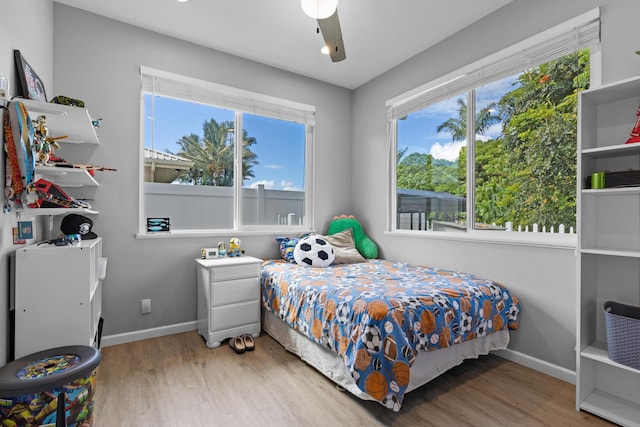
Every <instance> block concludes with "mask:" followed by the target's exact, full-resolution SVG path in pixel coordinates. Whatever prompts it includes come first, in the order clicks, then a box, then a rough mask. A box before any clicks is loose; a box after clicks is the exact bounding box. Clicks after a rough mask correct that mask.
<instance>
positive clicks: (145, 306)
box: [140, 299, 151, 314]
mask: <svg viewBox="0 0 640 427" xmlns="http://www.w3.org/2000/svg"><path fill="white" fill-rule="evenodd" d="M140 306H141V310H140V312H141V313H142V314H148V313H151V300H150V299H143V300H141V301H140Z"/></svg>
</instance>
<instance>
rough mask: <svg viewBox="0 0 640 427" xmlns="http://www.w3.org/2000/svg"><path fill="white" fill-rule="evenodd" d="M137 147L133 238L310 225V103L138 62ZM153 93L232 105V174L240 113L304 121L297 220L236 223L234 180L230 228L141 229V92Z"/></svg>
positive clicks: (238, 161) (238, 205)
mask: <svg viewBox="0 0 640 427" xmlns="http://www.w3.org/2000/svg"><path fill="white" fill-rule="evenodd" d="M140 80H141V90H140V151H139V176H138V182H139V191H138V203H139V205H138V212H139V214H138V233H137V235H136V236H137V237H138V238H168V237H188V236H193V237H201V236H210V235H213V236H216V235H229V234H230V233H233V234H234V235H243V234H253V235H255V234H273V233H277V232H282V233H299V232H303V231H309V230H312V229H313V227H314V223H315V222H314V214H313V205H314V203H313V200H314V197H313V187H314V181H313V178H314V167H313V165H314V161H313V153H314V145H315V125H316V123H315V112H316V109H315V107H314V106H311V105H307V104H302V103H299V102H295V101H290V100H286V99H282V98H277V97H273V96H269V95H264V94H260V93H256V92H251V91H247V90H243V89H239V88H235V87H231V86H225V85H222V84H218V83H213V82H208V81H205V80H200V79H196V78H193V77H188V76H183V75H179V74H175V73H171V72H168V71H163V70H158V69H154V68H150V67H146V66H140ZM145 94H154V95H160V96H165V97H172V98H176V99H180V100H186V101H192V102H198V103H202V104H207V105H212V106H214V107H220V108H226V109H230V110H233V111H234V112H235V115H234V118H235V120H234V125H235V128H236V131H235V132H234V148H235V162H234V177H238V176H239V175H238V174H239V173H240V171H241V170H242V141H240V139H241V138H242V114H243V113H250V114H255V115H260V116H265V117H270V118H274V119H279V120H286V121H291V122H295V123H300V124H304V125H305V129H306V131H305V178H304V179H305V189H304V190H305V206H304V209H305V216H304V223H303V224H301V225H245V224H242V220H241V218H242V189H243V187H242V180H241V179H235V180H234V191H233V193H234V201H233V203H234V214H233V228H232V229H201V230H194V229H184V230H172V231H171V232H169V233H147V232H146V218H145V206H144V123H145V120H144V115H145V106H144V96H145Z"/></svg>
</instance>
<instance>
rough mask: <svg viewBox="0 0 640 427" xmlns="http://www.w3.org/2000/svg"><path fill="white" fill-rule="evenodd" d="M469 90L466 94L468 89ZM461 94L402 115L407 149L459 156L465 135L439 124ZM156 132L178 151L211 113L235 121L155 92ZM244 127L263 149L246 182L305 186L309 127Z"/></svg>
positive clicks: (263, 121) (226, 113) (258, 123)
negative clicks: (455, 134)
mask: <svg viewBox="0 0 640 427" xmlns="http://www.w3.org/2000/svg"><path fill="white" fill-rule="evenodd" d="M514 81H515V78H514V77H510V78H506V79H503V80H500V81H497V82H495V83H492V84H488V85H485V86H483V87H482V88H481V89H479V90H478V91H477V95H476V96H477V102H476V103H477V108H478V109H480V108H482V107H484V106H486V105H487V104H488V103H490V102H494V101H498V100H499V99H500V97H501V96H502V95H504V94H505V93H506V92H508V91H509V90H511V89H513V82H514ZM463 96H464V94H463ZM457 98H458V97H457V96H453V97H451V98H449V99H447V100H445V101H442V102H439V103H437V104H435V105H432V106H430V107H428V108H425V109H424V110H421V111H418V112H415V113H412V114H410V115H409V116H408V118H407V119H406V120H399V121H398V141H399V144H398V148H399V149H402V148H403V147H405V146H409V150H407V155H408V154H411V153H413V152H418V153H428V154H431V155H433V156H434V158H437V159H447V160H456V159H457V158H458V153H459V152H460V148H461V147H463V146H465V145H466V140H465V141H455V142H454V141H452V138H451V135H450V134H449V133H447V132H440V133H438V132H436V128H437V127H438V125H439V124H440V123H442V122H444V121H445V120H447V119H448V118H449V117H457V116H458V105H457V103H456V99H457ZM150 100H151V97H150V96H146V97H145V110H146V113H147V114H146V117H147V118H146V120H145V147H149V148H150V147H151V124H152V123H153V122H154V120H152V119H151V118H150V116H151V111H152V110H151V102H150ZM154 107H155V116H156V119H155V135H154V148H155V149H156V150H158V151H162V152H164V151H166V150H169V152H171V153H174V154H175V153H177V152H178V151H179V146H178V144H177V143H176V141H178V140H179V139H180V138H181V137H183V136H185V135H189V134H191V133H195V134H197V135H200V136H202V124H203V123H204V122H205V121H206V120H209V119H211V118H214V119H216V121H218V122H219V123H220V122H224V121H233V120H234V113H233V111H231V110H225V109H222V108H216V107H211V106H207V105H203V104H198V103H193V102H185V101H178V100H173V99H170V98H165V97H156V98H155V106H154ZM243 128H244V129H245V130H246V131H247V133H248V135H249V136H251V137H254V138H256V140H257V143H256V144H254V145H253V146H252V147H251V149H252V150H253V152H255V153H256V154H257V160H258V162H259V164H258V165H255V166H254V167H253V172H254V174H255V177H254V178H253V179H251V180H246V181H245V182H244V183H243V186H244V187H255V186H257V185H258V184H263V185H264V186H265V188H267V189H278V190H303V189H304V158H305V153H304V146H305V144H304V142H305V127H304V125H301V124H297V123H290V122H285V121H282V120H277V119H270V118H266V117H261V116H256V115H251V114H244V116H243ZM501 128H502V125H501V124H497V125H494V126H493V127H492V128H491V129H489V131H488V132H487V133H486V134H485V135H479V136H478V137H477V139H478V140H483V139H488V138H493V137H496V136H498V135H499V134H500V131H501Z"/></svg>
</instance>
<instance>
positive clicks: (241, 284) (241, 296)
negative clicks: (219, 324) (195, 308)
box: [211, 277, 260, 306]
mask: <svg viewBox="0 0 640 427" xmlns="http://www.w3.org/2000/svg"><path fill="white" fill-rule="evenodd" d="M259 298H260V279H259V278H257V277H250V278H247V279H238V280H228V281H226V282H214V283H212V284H211V306H220V305H226V304H232V303H235V302H243V301H253V300H257V299H259Z"/></svg>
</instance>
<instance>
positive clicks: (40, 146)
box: [33, 116, 67, 166]
mask: <svg viewBox="0 0 640 427" xmlns="http://www.w3.org/2000/svg"><path fill="white" fill-rule="evenodd" d="M33 123H34V127H35V135H34V138H33V139H34V150H35V152H36V158H35V160H36V164H37V165H43V166H49V165H51V162H50V160H51V159H52V156H53V152H54V150H59V149H60V145H59V144H58V143H57V142H56V141H57V140H58V139H65V138H67V135H63V136H57V137H55V138H54V137H51V135H49V128H48V127H47V117H46V116H38V118H37V119H35V120H34V121H33Z"/></svg>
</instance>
